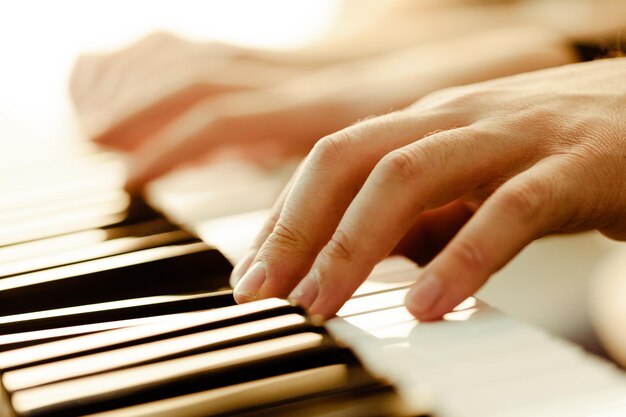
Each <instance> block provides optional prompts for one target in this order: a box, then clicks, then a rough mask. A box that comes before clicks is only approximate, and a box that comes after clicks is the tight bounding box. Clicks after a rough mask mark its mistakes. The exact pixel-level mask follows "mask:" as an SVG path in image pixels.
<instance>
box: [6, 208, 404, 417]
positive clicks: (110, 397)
mask: <svg viewBox="0 0 626 417" xmlns="http://www.w3.org/2000/svg"><path fill="white" fill-rule="evenodd" d="M1 214H2V213H0V220H1V219H2V216H1ZM62 214H64V213H62ZM53 216H58V213H53V214H52V217H53ZM97 216H100V217H96V215H94V217H93V219H89V221H87V222H86V223H85V225H87V226H85V227H81V226H76V227H74V225H71V224H70V225H68V227H67V228H66V230H65V232H59V230H63V228H59V227H52V228H50V229H49V232H47V230H46V229H45V228H44V229H41V230H37V229H34V228H29V225H27V224H24V227H21V226H22V225H20V224H17V226H18V227H14V228H13V229H16V230H29V233H26V234H19V233H17V234H14V235H11V234H9V233H5V234H3V235H2V238H3V240H2V243H3V245H2V246H0V277H1V278H0V312H1V314H0V352H2V353H0V372H1V373H2V395H3V399H2V400H0V415H2V416H5V415H6V416H79V415H92V414H97V415H102V416H103V417H104V416H117V415H119V416H133V415H135V416H158V415H168V416H176V415H181V416H183V415H184V416H186V415H250V416H252V415H254V416H270V415H277V416H279V415H320V416H324V415H328V416H331V415H333V416H335V415H346V416H348V415H349V416H361V415H364V416H367V415H371V416H375V415H387V414H393V413H397V411H394V408H395V407H396V405H395V404H396V402H395V397H394V395H393V389H392V388H391V387H390V386H389V385H387V384H383V383H381V382H380V381H378V380H376V379H375V378H373V377H371V376H370V375H368V373H367V372H366V371H365V370H364V368H363V367H362V366H361V365H360V364H359V362H358V360H357V359H356V358H355V357H354V355H353V354H352V353H351V352H350V350H349V349H347V348H344V347H340V346H338V345H337V344H336V343H335V342H334V341H333V340H332V338H331V337H330V336H329V335H328V334H327V332H326V331H325V329H324V327H320V326H315V325H313V324H311V323H309V321H308V320H307V318H306V317H305V315H304V314H303V312H302V311H300V309H299V308H298V307H295V306H290V305H289V304H287V303H286V302H284V301H280V300H268V301H263V302H259V303H253V304H248V305H245V306H234V305H233V299H232V294H231V292H230V291H229V290H228V289H227V287H228V275H229V273H230V270H231V265H230V263H229V262H228V261H227V260H226V259H225V258H224V257H223V256H222V255H221V254H220V253H219V251H217V250H215V249H213V248H211V247H209V246H207V245H206V244H204V243H203V242H201V241H200V240H199V239H197V238H196V237H194V236H193V235H191V234H189V233H187V232H185V231H183V230H181V229H180V228H178V227H177V226H175V225H173V224H171V223H170V222H168V221H167V220H166V219H165V218H164V217H162V216H161V215H160V214H159V213H157V212H155V211H154V210H152V209H151V208H150V207H148V206H147V205H146V204H145V203H144V202H143V201H140V200H130V201H129V204H128V205H127V207H123V210H119V208H116V207H113V208H112V209H111V213H104V215H102V212H100V213H98V214H97ZM9 217H10V216H9ZM52 217H50V218H52ZM28 220H29V219H28V218H26V221H28ZM48 223H51V222H48ZM43 224H46V222H43ZM91 226H96V227H95V228H91ZM0 232H1V229H0Z"/></svg>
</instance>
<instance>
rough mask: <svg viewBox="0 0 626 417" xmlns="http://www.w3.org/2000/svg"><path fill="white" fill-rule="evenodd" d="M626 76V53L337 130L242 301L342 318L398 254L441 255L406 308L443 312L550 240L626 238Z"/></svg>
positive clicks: (447, 96) (248, 270)
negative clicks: (284, 300)
mask: <svg viewBox="0 0 626 417" xmlns="http://www.w3.org/2000/svg"><path fill="white" fill-rule="evenodd" d="M625 80H626V59H612V60H605V61H596V62H592V63H586V64H575V65H569V66H564V67H560V68H556V69H550V70H544V71H537V72H533V73H527V74H522V75H519V76H514V77H509V78H502V79H498V80H494V81H489V82H485V83H481V84H475V85H469V86H466V87H460V88H452V89H447V90H442V91H440V92H437V93H434V94H431V95H429V96H427V97H425V98H424V99H422V100H420V101H418V102H417V103H415V104H414V105H412V106H411V107H409V108H407V109H405V110H403V111H399V112H395V113H391V114H388V115H386V116H382V117H377V118H374V119H370V120H367V121H364V122H361V123H359V124H357V125H355V126H352V127H349V128H347V129H344V130H342V131H340V132H338V133H335V134H332V135H330V136H327V137H326V138H324V139H322V140H321V141H320V142H319V143H317V145H316V146H315V148H314V149H313V151H312V152H311V154H310V155H309V156H308V158H307V159H306V161H305V163H304V164H303V166H302V167H301V169H300V170H299V173H298V174H297V176H296V177H295V178H294V179H293V181H292V186H291V188H290V190H289V191H288V193H286V196H285V197H284V198H283V201H280V202H279V203H278V204H277V206H276V208H275V210H274V214H273V216H272V218H271V219H270V220H269V222H268V223H267V225H266V226H265V228H264V230H263V231H262V232H261V234H260V235H259V237H258V239H257V246H256V247H257V250H256V252H255V253H254V255H253V256H251V257H249V258H248V259H247V260H245V261H243V262H242V264H241V265H239V266H238V267H237V268H236V270H235V272H234V273H233V281H237V280H238V279H239V277H240V276H241V275H243V277H242V278H241V279H239V282H238V283H237V285H236V288H235V297H236V299H237V301H239V302H242V301H249V300H253V299H258V298H265V297H271V296H279V297H286V296H289V298H292V299H295V300H296V301H298V302H299V303H300V304H301V305H302V306H303V307H304V308H306V309H307V310H308V311H309V313H310V314H314V315H321V316H323V317H324V318H329V317H331V316H332V315H333V314H334V313H335V312H336V311H337V310H338V309H339V308H340V307H341V305H342V304H343V303H344V302H345V301H346V300H347V299H348V298H349V297H350V296H351V294H352V293H353V292H354V291H355V289H356V288H357V287H358V286H359V285H360V284H361V283H362V281H363V280H364V279H365V278H366V277H367V276H368V274H369V273H370V271H371V270H372V268H373V267H374V266H375V265H376V264H377V263H378V262H379V261H380V260H382V259H383V258H384V257H386V256H387V255H388V254H389V253H391V252H392V251H394V250H397V251H401V252H403V253H406V254H408V255H409V256H411V257H413V258H414V259H417V260H418V261H421V262H428V261H430V263H429V264H428V266H427V267H426V268H425V270H424V272H423V275H422V276H421V277H420V279H419V280H418V282H417V283H416V285H415V286H414V287H413V288H412V289H411V291H410V292H409V293H408V295H407V300H406V304H407V307H408V309H409V310H410V311H411V312H412V313H413V314H414V315H415V316H416V317H417V318H418V319H421V320H432V319H437V318H440V317H441V316H442V315H443V314H445V313H447V312H449V311H450V310H451V309H453V308H454V307H455V306H456V305H458V304H459V303H460V302H461V301H463V300H464V299H465V298H466V297H468V296H470V295H471V294H473V293H474V292H475V291H476V290H477V289H478V288H480V286H482V285H483V284H484V283H485V282H486V281H487V279H488V278H489V277H490V276H491V275H492V274H493V273H495V272H496V271H497V270H499V269H500V268H502V267H503V266H504V265H505V264H506V263H507V262H509V261H510V260H511V259H512V258H513V257H514V256H515V255H516V254H517V253H519V252H520V251H521V250H522V249H523V248H524V247H525V246H526V245H528V244H529V243H530V242H532V241H533V240H534V239H537V238H539V237H541V236H543V235H545V234H548V233H552V232H571V231H581V230H589V229H598V230H600V231H601V232H603V233H605V234H606V235H608V236H610V237H614V238H618V239H625V238H626V216H625V215H624V213H626V188H625V187H626V186H625V184H626V169H625V167H626V118H625V117H624V111H625V109H626V82H625ZM431 258H433V259H432V260H431ZM250 265H252V266H250ZM244 272H245V274H244Z"/></svg>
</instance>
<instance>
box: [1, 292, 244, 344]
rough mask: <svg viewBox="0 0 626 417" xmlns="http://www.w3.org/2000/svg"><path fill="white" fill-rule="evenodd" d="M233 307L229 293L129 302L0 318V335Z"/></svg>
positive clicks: (210, 293) (158, 297) (146, 298)
mask: <svg viewBox="0 0 626 417" xmlns="http://www.w3.org/2000/svg"><path fill="white" fill-rule="evenodd" d="M233 304H235V301H234V299H233V296H232V291H230V290H227V291H215V292H207V293H199V294H191V295H169V296H156V297H144V298H133V299H128V300H121V301H111V302H108V303H101V304H89V305H84V306H75V307H67V308H63V309H58V310H45V311H34V312H31V313H23V314H17V315H14V316H4V317H0V335H7V334H15V333H24V332H32V331H37V330H46V329H54V328H59V327H69V326H80V325H85V324H94V323H104V322H108V321H118V320H130V319H137V318H142V317H153V316H163V315H167V314H175V313H188V312H191V311H199V310H208V309H214V308H220V307H227V306H230V305H233Z"/></svg>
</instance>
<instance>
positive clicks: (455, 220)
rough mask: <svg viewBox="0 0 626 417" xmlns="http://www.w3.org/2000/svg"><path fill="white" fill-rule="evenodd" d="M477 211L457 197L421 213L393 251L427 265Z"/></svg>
mask: <svg viewBox="0 0 626 417" xmlns="http://www.w3.org/2000/svg"><path fill="white" fill-rule="evenodd" d="M474 212H475V210H473V209H472V208H471V207H469V206H468V204H467V203H466V202H464V201H461V200H455V201H453V202H452V203H450V204H446V205H445V206H443V207H439V208H436V209H432V210H428V211H426V212H424V213H422V214H420V215H419V216H418V217H417V220H416V221H415V223H414V224H413V226H411V229H410V230H409V231H408V232H407V233H406V234H405V235H404V237H402V239H401V240H400V242H399V243H398V244H397V245H396V247H395V248H394V249H393V251H392V254H396V255H403V256H406V257H407V258H409V259H411V260H413V261H414V262H416V263H417V264H419V265H426V264H427V263H428V262H430V261H431V260H432V259H433V258H434V257H435V256H436V255H437V254H438V253H439V252H441V250H442V249H443V248H444V247H445V246H446V245H447V244H448V242H449V241H450V240H451V239H452V238H453V237H454V235H456V234H457V233H458V231H459V230H460V229H461V227H463V225H464V224H465V223H467V221H468V220H469V219H470V218H471V217H472V215H473V214H474Z"/></svg>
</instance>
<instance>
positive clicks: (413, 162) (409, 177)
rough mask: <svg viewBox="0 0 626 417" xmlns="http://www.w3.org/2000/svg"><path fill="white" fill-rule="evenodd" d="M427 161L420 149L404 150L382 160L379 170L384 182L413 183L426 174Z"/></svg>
mask: <svg viewBox="0 0 626 417" xmlns="http://www.w3.org/2000/svg"><path fill="white" fill-rule="evenodd" d="M426 160H427V158H426V155H425V154H424V152H423V151H422V150H420V149H419V148H415V149H410V148H402V149H398V150H395V151H393V152H391V153H389V154H387V155H386V156H385V157H384V158H383V159H381V161H380V162H379V163H378V166H377V170H378V174H379V175H380V176H381V177H382V178H383V180H384V181H394V182H413V181H415V180H417V179H419V178H420V177H421V174H422V173H423V172H424V167H425V166H426Z"/></svg>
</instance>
